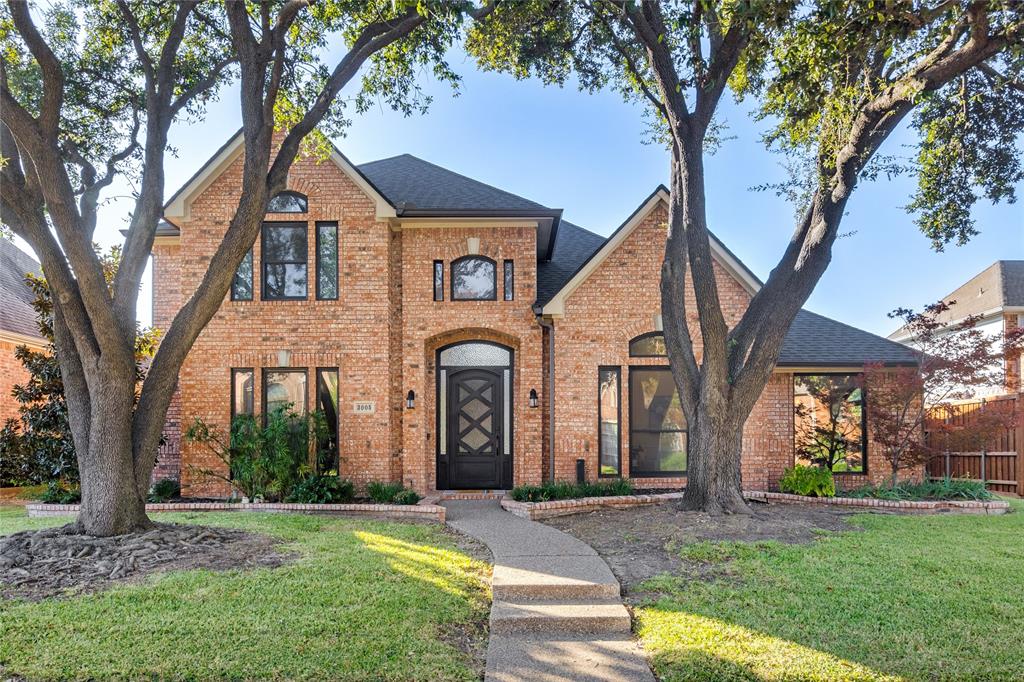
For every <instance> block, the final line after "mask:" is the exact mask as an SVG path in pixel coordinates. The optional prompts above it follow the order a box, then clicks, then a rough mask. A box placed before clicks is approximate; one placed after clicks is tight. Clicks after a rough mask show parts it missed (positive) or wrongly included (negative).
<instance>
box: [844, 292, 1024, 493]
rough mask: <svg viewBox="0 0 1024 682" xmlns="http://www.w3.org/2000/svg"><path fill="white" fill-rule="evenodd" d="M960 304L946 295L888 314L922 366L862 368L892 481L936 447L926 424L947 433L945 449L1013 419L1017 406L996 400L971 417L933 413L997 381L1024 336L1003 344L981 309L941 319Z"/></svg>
mask: <svg viewBox="0 0 1024 682" xmlns="http://www.w3.org/2000/svg"><path fill="white" fill-rule="evenodd" d="M955 303H956V302H955V301H950V302H948V303H945V302H942V301H940V302H938V303H933V304H931V305H928V306H926V307H925V308H924V310H923V311H921V312H915V311H913V310H910V309H907V308H899V309H897V310H894V311H893V312H892V313H890V314H889V317H891V318H893V319H900V320H902V321H903V322H904V327H903V329H904V330H905V331H906V332H907V333H908V334H909V336H910V338H911V340H910V342H909V345H910V346H911V347H912V348H913V349H914V351H915V354H916V355H917V362H918V365H917V366H916V367H897V368H893V367H886V366H885V365H883V364H882V363H872V364H869V365H867V366H865V368H864V375H863V379H862V381H863V385H864V388H865V393H866V395H867V412H868V423H869V424H870V425H871V440H872V441H873V442H874V443H875V444H876V446H877V448H878V450H879V452H880V454H881V456H882V457H883V458H884V459H885V461H886V462H887V463H888V464H889V467H890V469H891V472H892V483H893V485H895V484H896V483H897V481H898V478H899V473H900V472H901V471H903V470H906V469H910V468H913V467H915V466H919V465H921V464H924V463H925V462H927V461H928V459H929V458H930V457H932V456H934V455H936V454H938V453H937V452H936V451H935V450H934V448H933V447H930V446H929V444H928V443H926V442H925V438H924V431H925V428H926V426H927V427H928V428H935V429H939V430H942V431H943V432H944V434H945V437H944V438H939V439H937V440H938V442H941V443H942V444H943V447H944V448H946V447H952V448H954V449H964V450H975V449H981V448H982V447H983V446H984V444H985V443H987V442H989V441H990V440H991V439H992V438H993V437H994V436H995V435H996V434H998V433H999V432H1000V431H1001V430H1003V429H1006V428H1010V427H1012V426H1013V425H1014V412H1013V410H1009V409H1003V408H1002V407H1000V406H998V405H991V406H990V408H991V409H986V410H984V411H983V412H979V413H978V414H977V415H972V418H970V419H964V420H956V421H952V420H943V419H936V418H935V416H936V415H946V414H954V413H955V412H956V411H957V409H958V408H957V407H956V406H957V404H958V403H961V402H963V401H965V400H968V399H970V398H972V397H974V396H975V395H976V394H977V392H978V391H979V390H980V389H984V388H988V387H991V386H995V385H998V384H999V383H1000V382H1001V376H1000V367H1001V365H1002V360H1003V358H1004V357H1006V356H1007V355H1010V354H1015V353H1016V352H1017V351H1018V350H1019V348H1020V346H1021V342H1022V341H1024V334H1021V333H1016V332H1015V333H1012V334H1009V335H1007V336H1006V338H1004V339H1002V343H1000V342H999V341H1000V340H999V339H995V338H993V337H991V336H990V335H987V334H985V332H984V331H982V330H981V329H979V328H978V327H977V326H976V324H977V322H978V318H977V317H976V316H969V317H967V318H965V319H964V320H963V321H961V322H959V323H957V324H956V325H954V326H953V327H949V326H947V325H946V324H945V323H943V322H941V321H940V318H941V317H942V316H943V315H944V314H945V313H947V312H948V311H949V310H950V309H952V308H953V306H954V305H955Z"/></svg>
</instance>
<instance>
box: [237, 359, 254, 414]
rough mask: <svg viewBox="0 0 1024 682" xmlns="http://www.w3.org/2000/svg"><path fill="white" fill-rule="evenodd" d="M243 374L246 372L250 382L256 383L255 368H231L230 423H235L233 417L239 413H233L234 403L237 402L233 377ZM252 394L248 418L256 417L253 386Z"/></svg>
mask: <svg viewBox="0 0 1024 682" xmlns="http://www.w3.org/2000/svg"><path fill="white" fill-rule="evenodd" d="M244 372H248V373H249V374H250V375H252V382H253V383H254V384H255V383H256V368H255V367H232V368H231V421H232V422H234V421H235V417H237V416H239V413H238V412H236V411H235V403H237V402H238V401H237V398H238V394H237V393H236V392H235V375H236V374H242V373H244ZM252 393H253V396H252V398H253V400H252V413H251V414H250V415H249V416H250V417H251V416H255V415H256V387H255V386H253V389H252Z"/></svg>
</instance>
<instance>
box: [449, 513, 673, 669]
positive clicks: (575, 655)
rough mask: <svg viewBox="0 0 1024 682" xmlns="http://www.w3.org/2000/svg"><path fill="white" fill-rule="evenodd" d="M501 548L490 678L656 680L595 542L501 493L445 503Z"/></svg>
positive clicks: (471, 530)
mask: <svg viewBox="0 0 1024 682" xmlns="http://www.w3.org/2000/svg"><path fill="white" fill-rule="evenodd" d="M442 504H444V506H445V507H446V508H447V510H448V511H447V519H448V524H449V525H450V526H452V527H453V528H455V529H456V530H458V531H461V532H463V533H465V534H466V535H470V536H472V537H475V538H477V539H478V540H480V541H481V542H483V543H484V544H486V545H487V546H488V547H489V548H490V549H491V553H492V554H493V555H494V577H493V581H492V591H493V596H494V601H493V603H492V605H491V637H490V642H489V644H488V646H487V670H486V677H485V679H486V680H487V682H519V681H521V680H530V681H531V682H532V681H534V680H535V681H537V682H555V681H561V680H586V681H588V682H625V681H629V682H633V681H637V682H653V681H654V675H652V674H651V669H650V667H649V666H648V664H647V660H646V658H645V657H644V655H643V652H642V651H641V650H640V647H639V646H638V645H637V644H636V642H635V641H634V640H633V638H632V635H631V632H630V618H629V613H628V612H627V611H626V607H625V606H623V605H622V599H621V598H620V590H619V583H618V581H617V580H616V579H615V576H614V575H612V572H611V570H610V569H609V568H608V565H607V564H606V563H605V562H604V560H603V559H601V557H599V556H598V555H597V552H595V551H594V550H593V548H592V547H590V545H588V544H586V543H584V542H581V541H579V540H577V539H576V538H574V537H572V536H570V535H567V534H565V533H563V532H561V531H559V530H555V529H554V528H551V527H550V526H545V525H544V524H542V523H537V522H535V521H528V520H526V519H521V518H519V517H516V516H513V515H512V514H509V513H508V512H506V511H505V510H503V509H502V508H501V506H500V505H499V504H498V502H497V501H496V500H479V501H477V500H473V501H456V500H449V501H446V502H443V503H442Z"/></svg>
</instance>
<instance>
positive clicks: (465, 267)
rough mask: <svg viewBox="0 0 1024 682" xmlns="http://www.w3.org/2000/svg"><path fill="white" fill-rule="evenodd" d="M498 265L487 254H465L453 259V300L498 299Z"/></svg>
mask: <svg viewBox="0 0 1024 682" xmlns="http://www.w3.org/2000/svg"><path fill="white" fill-rule="evenodd" d="M497 299H498V282H497V267H496V265H495V263H494V261H493V260H491V259H490V258H487V257H486V256H463V257H462V258H458V259H456V260H454V261H452V300H453V301H496V300H497Z"/></svg>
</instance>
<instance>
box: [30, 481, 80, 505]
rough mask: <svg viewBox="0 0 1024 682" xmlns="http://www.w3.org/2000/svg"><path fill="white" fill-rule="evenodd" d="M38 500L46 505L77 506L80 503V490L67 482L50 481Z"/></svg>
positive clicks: (74, 484)
mask: <svg viewBox="0 0 1024 682" xmlns="http://www.w3.org/2000/svg"><path fill="white" fill-rule="evenodd" d="M39 499H40V500H42V501H43V502H45V503H47V504H78V503H79V502H81V501H82V488H81V487H80V486H79V485H78V484H77V483H70V482H68V481H50V482H49V483H47V484H46V491H45V492H44V493H43V494H42V495H41V496H40V498H39Z"/></svg>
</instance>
